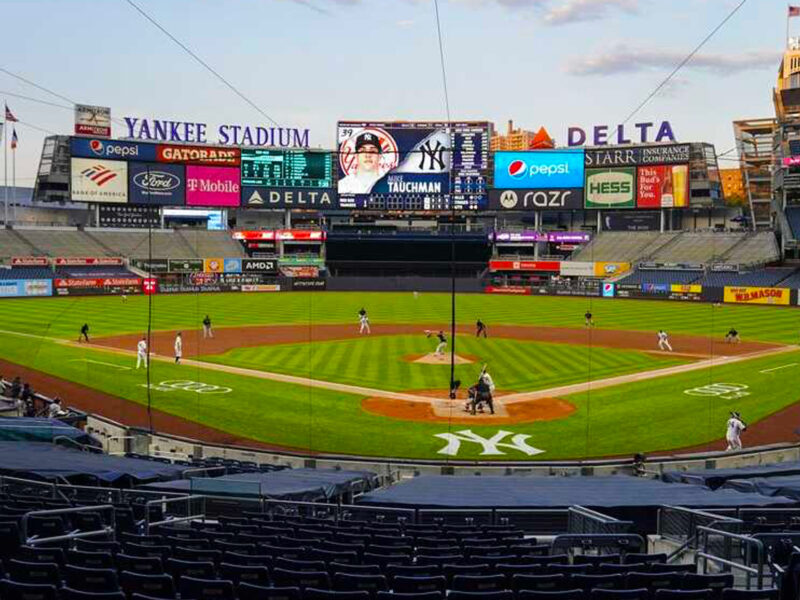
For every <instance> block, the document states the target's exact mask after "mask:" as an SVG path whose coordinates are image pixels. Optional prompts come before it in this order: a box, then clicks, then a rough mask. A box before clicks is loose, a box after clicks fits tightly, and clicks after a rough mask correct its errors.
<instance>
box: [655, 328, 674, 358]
mask: <svg viewBox="0 0 800 600" xmlns="http://www.w3.org/2000/svg"><path fill="white" fill-rule="evenodd" d="M658 349H659V350H669V351H670V352H672V346H670V344H669V336H668V335H667V332H666V331H664V330H663V329H659V330H658Z"/></svg>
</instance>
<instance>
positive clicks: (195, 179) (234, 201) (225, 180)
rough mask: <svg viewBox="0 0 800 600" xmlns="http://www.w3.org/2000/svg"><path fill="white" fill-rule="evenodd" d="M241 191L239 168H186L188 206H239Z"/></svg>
mask: <svg viewBox="0 0 800 600" xmlns="http://www.w3.org/2000/svg"><path fill="white" fill-rule="evenodd" d="M240 191H241V176H240V174H239V169H238V168H232V167H199V166H195V165H187V166H186V204H187V205H189V206H239V202H240Z"/></svg>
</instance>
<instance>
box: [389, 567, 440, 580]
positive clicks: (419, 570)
mask: <svg viewBox="0 0 800 600" xmlns="http://www.w3.org/2000/svg"><path fill="white" fill-rule="evenodd" d="M384 572H385V573H386V574H387V575H388V576H389V577H437V576H439V575H441V574H442V573H443V570H442V567H440V566H439V565H388V566H387V567H386V569H385V570H384Z"/></svg>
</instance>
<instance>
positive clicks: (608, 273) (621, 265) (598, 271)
mask: <svg viewBox="0 0 800 600" xmlns="http://www.w3.org/2000/svg"><path fill="white" fill-rule="evenodd" d="M630 268H631V263H628V262H596V263H594V276H595V277H613V276H615V275H619V274H620V273H624V272H625V271H629V270H630Z"/></svg>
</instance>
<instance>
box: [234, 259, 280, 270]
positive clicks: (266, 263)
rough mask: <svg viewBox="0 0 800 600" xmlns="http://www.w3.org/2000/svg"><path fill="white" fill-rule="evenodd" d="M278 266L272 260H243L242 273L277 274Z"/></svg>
mask: <svg viewBox="0 0 800 600" xmlns="http://www.w3.org/2000/svg"><path fill="white" fill-rule="evenodd" d="M277 272H278V265H277V264H276V262H275V261H274V260H272V259H265V258H243V259H242V273H277Z"/></svg>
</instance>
